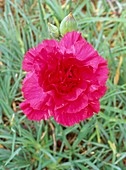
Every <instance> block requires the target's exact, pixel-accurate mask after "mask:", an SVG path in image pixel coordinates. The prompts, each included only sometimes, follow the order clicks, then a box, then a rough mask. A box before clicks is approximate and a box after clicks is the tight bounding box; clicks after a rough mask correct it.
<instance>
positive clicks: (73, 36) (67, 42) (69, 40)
mask: <svg viewBox="0 0 126 170" xmlns="http://www.w3.org/2000/svg"><path fill="white" fill-rule="evenodd" d="M80 40H82V37H81V33H79V32H76V31H73V32H68V33H67V34H66V35H65V36H64V37H63V38H62V39H61V41H60V46H61V49H62V48H65V49H70V48H71V47H72V46H73V45H74V44H75V43H76V42H78V41H80Z"/></svg>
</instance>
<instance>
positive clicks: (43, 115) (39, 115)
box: [20, 101, 51, 121]
mask: <svg viewBox="0 0 126 170" xmlns="http://www.w3.org/2000/svg"><path fill="white" fill-rule="evenodd" d="M20 108H21V109H22V110H23V112H24V114H25V115H26V116H27V118H28V119H29V120H35V121H40V120H42V119H44V120H47V119H48V118H49V117H50V116H51V115H50V113H49V111H48V110H47V109H44V110H37V109H34V108H33V107H32V106H31V105H30V104H29V103H28V102H27V101H24V102H22V103H21V104H20Z"/></svg>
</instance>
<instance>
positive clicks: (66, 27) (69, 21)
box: [60, 12, 78, 36]
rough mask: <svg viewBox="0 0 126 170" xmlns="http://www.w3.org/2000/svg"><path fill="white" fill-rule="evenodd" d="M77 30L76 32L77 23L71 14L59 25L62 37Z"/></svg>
mask: <svg viewBox="0 0 126 170" xmlns="http://www.w3.org/2000/svg"><path fill="white" fill-rule="evenodd" d="M77 30H78V26H77V22H76V20H75V19H74V17H73V15H72V12H71V13H70V14H69V15H67V16H66V17H65V18H64V19H63V20H62V22H61V24H60V33H61V35H62V36H63V35H64V34H66V33H67V32H71V31H77Z"/></svg>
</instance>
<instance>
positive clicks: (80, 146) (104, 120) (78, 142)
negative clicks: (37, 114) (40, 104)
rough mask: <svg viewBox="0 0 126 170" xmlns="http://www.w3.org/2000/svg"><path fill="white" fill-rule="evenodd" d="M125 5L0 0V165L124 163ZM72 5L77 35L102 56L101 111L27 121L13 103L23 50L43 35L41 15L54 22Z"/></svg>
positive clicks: (77, 168) (70, 168)
mask: <svg viewBox="0 0 126 170" xmlns="http://www.w3.org/2000/svg"><path fill="white" fill-rule="evenodd" d="M117 2H118V3H117ZM125 8H126V3H125V1H115V3H113V2H112V1H109V2H107V1H106V0H98V1H90V2H89V1H88V0H85V1H82V0H78V1H77V2H75V1H71V0H67V1H65V3H64V4H63V2H62V1H60V0H54V1H53V0H44V1H41V0H38V1H37V0H35V1H34V0H29V1H24V2H23V1H20V0H15V1H14V3H12V1H11V0H6V1H5V6H4V12H3V13H1V12H0V14H1V17H0V170H5V169H9V170H21V169H26V170H34V169H36V170H42V169H43V170H48V169H49V170H90V169H91V170H125V168H126V165H125V163H126V142H125V141H126V74H125V73H126V67H125V63H126V57H125V56H126V31H125V30H126V24H125V20H126V19H125V17H126V9H125ZM70 11H72V13H73V15H74V16H75V18H76V20H77V23H78V26H79V30H80V31H81V32H82V35H83V37H84V38H86V39H87V40H88V41H89V42H90V43H92V44H93V46H94V47H95V49H97V50H98V52H99V53H100V54H101V55H102V56H103V57H104V58H106V59H107V60H108V64H109V72H110V73H109V80H108V82H107V85H108V91H107V93H106V95H105V96H104V97H103V98H102V99H101V112H100V113H99V114H98V115H95V116H94V117H92V118H90V119H89V120H86V121H84V122H81V123H80V124H79V125H75V126H73V127H63V126H61V125H58V124H57V123H56V122H54V120H53V119H52V120H51V121H41V122H39V123H37V122H32V121H29V120H27V119H26V118H25V116H24V115H23V114H22V111H21V110H20V108H19V104H20V103H21V101H22V100H23V97H22V94H21V86H22V84H21V83H22V79H23V78H24V76H25V72H24V71H22V66H21V65H22V60H23V56H24V54H25V52H26V51H27V50H28V49H29V48H31V47H33V46H36V45H37V44H38V43H39V42H41V41H42V40H43V39H45V38H49V33H48V31H47V30H48V29H47V22H50V23H52V24H54V25H56V26H58V27H59V25H60V22H61V21H62V19H63V18H64V17H65V16H66V15H67V14H68V13H70ZM121 57H122V60H123V62H122V64H121V67H120V70H119V72H117V68H118V65H119V61H120V58H121ZM115 77H116V78H119V80H118V79H117V80H116V82H114V79H115Z"/></svg>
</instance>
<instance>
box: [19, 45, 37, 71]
mask: <svg viewBox="0 0 126 170" xmlns="http://www.w3.org/2000/svg"><path fill="white" fill-rule="evenodd" d="M36 56H37V51H36V48H32V49H29V51H28V52H26V54H25V56H24V60H23V62H22V67H23V70H25V71H32V70H33V69H34V61H35V58H36Z"/></svg>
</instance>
